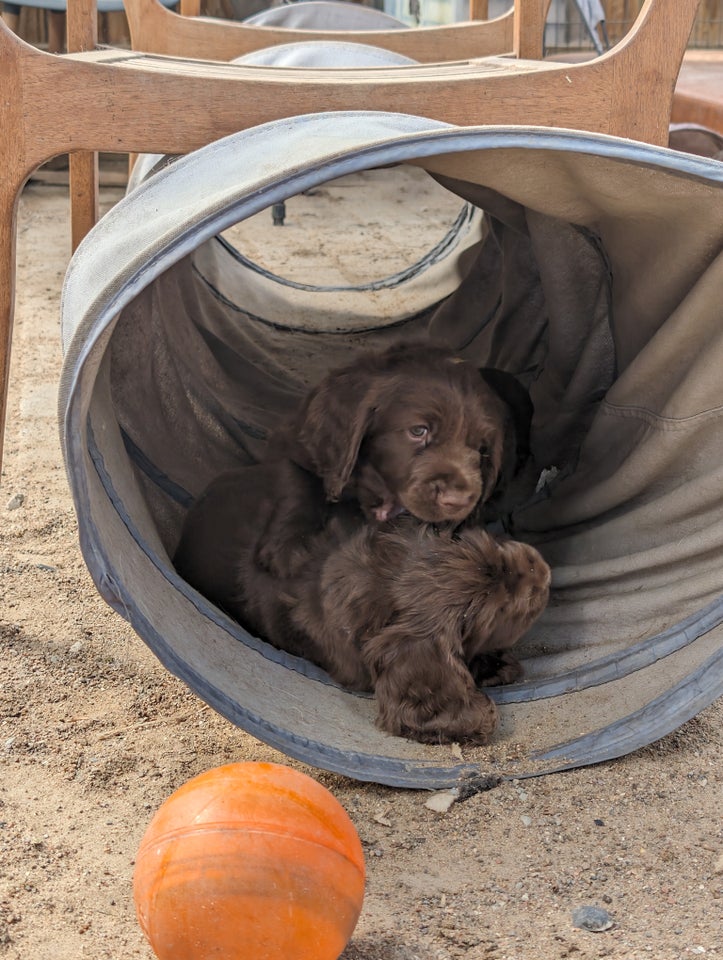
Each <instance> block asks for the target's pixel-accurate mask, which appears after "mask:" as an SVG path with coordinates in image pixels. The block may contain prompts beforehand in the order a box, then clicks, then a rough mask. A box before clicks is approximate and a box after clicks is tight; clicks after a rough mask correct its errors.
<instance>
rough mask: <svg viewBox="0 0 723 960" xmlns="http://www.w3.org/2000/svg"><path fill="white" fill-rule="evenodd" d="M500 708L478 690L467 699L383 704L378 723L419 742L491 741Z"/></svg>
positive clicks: (388, 730)
mask: <svg viewBox="0 0 723 960" xmlns="http://www.w3.org/2000/svg"><path fill="white" fill-rule="evenodd" d="M498 722H499V717H498V713H497V707H496V706H495V704H494V703H493V702H492V700H490V698H489V697H488V696H487V694H485V693H482V692H481V691H474V692H472V693H471V694H470V695H468V696H466V697H465V698H464V699H463V700H457V701H454V700H453V701H451V702H446V703H444V704H441V705H440V704H438V705H436V708H435V705H432V704H430V703H429V702H422V703H420V702H417V703H413V702H410V701H408V700H407V701H404V702H402V703H400V704H397V705H396V706H392V707H391V708H390V705H388V704H387V705H386V707H385V706H384V705H383V704H380V710H379V718H378V721H377V723H378V725H379V726H380V727H381V728H382V730H386V731H387V732H388V733H393V734H394V735H395V736H397V737H405V738H407V739H408V740H417V741H418V742H419V743H435V744H442V743H455V742H461V741H466V742H468V743H487V741H488V740H489V738H490V736H491V735H492V734H493V733H494V731H495V730H496V729H497V725H498Z"/></svg>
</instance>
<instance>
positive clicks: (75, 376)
mask: <svg viewBox="0 0 723 960" xmlns="http://www.w3.org/2000/svg"><path fill="white" fill-rule="evenodd" d="M405 163H408V164H414V165H416V166H418V167H422V168H423V169H424V170H426V171H428V172H429V174H431V175H433V176H434V177H435V178H436V179H437V180H438V181H439V183H440V184H442V185H443V186H444V187H445V188H446V189H448V190H450V191H452V192H453V193H455V194H457V195H459V197H460V198H461V201H460V215H459V217H458V218H457V220H456V222H454V223H453V224H451V225H450V228H449V231H448V233H447V235H446V237H445V238H444V240H443V241H442V242H440V243H439V244H438V245H437V246H436V247H435V248H434V249H433V250H432V251H430V253H429V255H428V256H426V257H424V258H423V259H422V260H421V261H420V262H419V263H417V264H414V265H412V266H410V268H409V269H408V270H407V271H404V272H402V273H400V274H396V275H395V276H393V277H389V278H387V279H386V280H383V281H379V282H375V283H369V284H362V285H359V286H358V287H350V288H345V289H340V288H333V289H330V288H320V287H316V286H314V283H313V278H310V280H309V282H308V283H296V282H289V281H284V280H281V279H280V278H278V277H275V276H274V275H272V274H271V273H269V272H268V271H266V270H263V269H261V268H260V267H258V266H257V265H255V264H253V263H251V262H249V261H248V260H247V259H245V258H244V256H243V251H237V250H235V249H233V247H232V246H231V245H230V244H229V243H228V242H226V241H225V240H224V239H221V238H220V237H219V236H218V235H219V234H220V233H221V232H222V231H224V230H226V229H227V228H229V227H230V226H232V225H233V224H235V223H238V222H239V221H241V220H243V219H245V218H247V217H249V216H251V215H252V214H255V213H257V212H259V211H261V210H264V209H266V208H268V207H270V206H271V205H272V204H274V203H279V202H282V201H284V200H287V199H289V198H291V197H292V196H294V195H298V194H300V193H301V192H302V191H306V190H309V189H310V188H313V187H316V186H318V185H320V184H324V183H325V182H327V181H329V180H332V179H334V178H338V177H341V176H343V175H345V174H350V173H354V172H359V171H367V170H371V169H373V168H377V167H384V166H387V165H397V164H405ZM722 186H723V164H721V163H718V162H716V161H712V160H705V159H700V158H696V157H693V156H692V155H688V154H680V153H674V152H673V151H671V150H667V149H663V148H657V147H652V146H647V145H644V144H641V143H635V142H632V141H627V140H621V139H616V138H611V137H606V136H597V135H590V134H585V133H578V132H571V131H566V130H558V129H540V128H534V129H532V128H520V127H515V128H513V127H509V128H500V127H466V128H459V127H455V126H449V125H445V124H441V123H437V122H432V121H429V120H426V119H422V118H419V117H414V116H407V115H401V114H391V113H389V114H387V113H366V112H340V113H325V114H315V115H310V116H299V117H295V118H293V119H289V120H284V121H279V122H274V123H270V124H267V125H264V126H261V127H258V128H255V129H251V130H247V131H245V132H243V133H239V134H237V135H234V136H231V137H229V138H227V139H224V140H221V141H218V142H216V143H213V144H211V145H210V146H208V147H206V148H204V149H202V150H199V151H197V152H196V153H194V154H191V155H189V156H187V157H184V158H181V159H178V160H177V161H175V162H173V163H171V164H170V165H167V166H165V167H164V168H162V169H160V170H159V171H158V172H156V173H155V174H154V175H153V176H150V177H149V178H148V179H146V180H145V181H144V182H142V183H140V184H139V185H138V186H136V187H135V189H134V190H132V191H131V192H130V193H129V195H127V196H126V197H125V198H124V199H123V200H121V202H119V203H118V204H117V205H116V206H115V207H113V208H112V209H111V211H110V212H109V213H108V214H107V215H106V216H105V217H104V218H103V219H102V220H101V222H100V223H99V224H98V225H97V226H96V228H95V229H94V230H93V231H92V232H91V234H90V235H89V236H88V237H87V238H86V240H85V241H84V243H83V244H82V245H81V247H80V249H79V250H78V251H77V253H76V255H75V257H74V258H73V260H72V262H71V264H70V268H69V270H68V274H67V278H66V282H65V287H64V293H63V300H62V328H63V338H64V347H65V353H66V357H65V364H64V370H63V377H62V385H61V400H60V413H61V423H62V428H61V429H62V439H63V447H64V453H65V458H66V464H67V471H68V476H69V481H70V486H71V488H72V493H73V497H74V500H75V507H76V510H77V514H78V520H79V526H80V538H81V543H82V549H83V553H84V556H85V559H86V562H87V564H88V567H89V569H90V572H91V574H92V576H93V578H94V581H95V583H96V584H97V587H98V589H99V591H100V593H101V594H102V595H103V597H104V598H105V599H106V600H107V601H108V602H109V603H110V604H111V605H112V606H113V607H114V608H115V609H116V610H118V611H119V612H120V613H121V614H122V615H123V616H124V617H125V618H126V619H127V620H128V621H129V622H130V623H131V624H132V626H133V627H134V628H135V630H136V631H137V632H138V634H139V635H140V636H141V637H142V638H143V640H144V641H145V642H146V643H147V644H148V646H149V647H150V648H151V649H152V650H153V652H154V653H155V654H156V655H157V656H158V658H159V659H160V660H161V661H162V663H163V664H164V665H165V666H166V667H167V668H168V669H169V670H170V671H171V672H172V673H173V674H175V675H176V676H178V677H180V678H181V679H182V680H183V681H185V683H186V684H188V685H189V687H191V689H193V690H194V691H195V692H196V693H197V694H198V695H199V696H200V697H201V698H202V699H203V700H205V701H206V702H207V703H208V704H210V705H211V706H212V707H213V708H214V709H215V710H217V711H218V712H220V713H221V714H223V715H224V716H225V717H227V718H228V719H229V720H230V721H232V722H233V723H234V724H237V725H238V726H240V727H242V728H244V729H245V730H247V731H249V732H250V733H252V734H253V735H254V736H256V737H258V738H260V739H261V740H263V741H265V742H267V743H268V744H271V745H273V746H274V747H276V748H278V749H279V750H281V751H283V752H284V753H285V754H286V755H288V756H291V757H295V758H297V759H299V760H301V761H305V762H307V763H309V764H312V765H313V766H315V767H318V768H323V769H327V770H332V771H338V772H340V773H342V774H346V775H348V776H350V777H353V778H357V779H359V780H370V781H376V782H379V783H384V784H390V785H396V786H405V787H424V788H429V787H441V786H448V785H452V784H455V783H456V782H457V781H458V779H459V778H460V777H462V776H465V775H469V774H474V773H481V774H493V775H499V776H514V777H523V776H529V775H536V774H541V773H547V772H552V771H556V770H562V769H566V768H571V767H575V766H581V765H584V764H590V763H595V762H598V761H602V760H606V759H609V758H613V757H617V756H621V755H623V754H625V753H627V752H629V751H632V750H634V749H636V748H638V747H640V746H642V745H644V744H648V743H650V742H652V741H653V740H655V739H657V738H659V737H661V736H662V735H663V734H665V733H667V732H669V731H671V730H673V729H675V728H676V727H678V726H679V725H680V724H681V723H683V722H684V721H686V720H687V719H689V718H690V717H692V716H693V715H695V714H696V713H697V712H699V711H700V710H701V709H702V708H703V707H705V706H706V705H708V704H709V703H711V702H712V701H713V700H714V698H716V697H717V696H719V695H720V694H721V693H722V692H723V651H721V643H720V641H721V637H723V596H722V595H723V563H722V561H723V509H722V506H721V492H722V491H723V423H722V419H723V377H722V376H721V370H723V323H721V320H722V319H723V317H722V316H721V290H722V289H723V256H722V255H721V250H722V247H723V190H722V189H721V188H722ZM462 201H464V203H463V202H462ZM481 210H483V211H484V216H482V214H481V213H480V211H481ZM389 216H390V224H393V217H394V211H393V210H390V214H389ZM427 334H429V335H431V336H433V337H436V338H439V337H441V338H443V339H445V340H446V341H448V342H450V343H451V344H452V345H453V346H454V347H455V349H457V350H458V351H459V352H460V353H461V354H463V355H464V356H466V357H468V358H471V359H473V360H475V361H478V362H479V363H481V364H482V363H484V364H488V365H494V366H498V367H502V368H505V369H507V370H510V371H513V372H514V373H516V374H518V375H519V376H520V378H521V379H522V380H523V381H524V382H525V383H526V384H527V385H528V386H529V388H530V390H531V394H532V397H533V400H534V403H535V419H534V423H533V432H532V452H533V457H534V466H533V470H532V473H531V477H532V485H531V487H532V490H533V492H532V493H531V495H528V492H526V493H525V499H520V501H519V502H518V504H517V506H516V507H515V509H514V510H513V511H512V513H511V518H510V519H511V523H512V524H513V530H514V533H515V536H518V537H520V538H524V539H528V540H530V541H532V542H534V543H536V544H537V545H538V546H539V549H540V550H541V551H542V552H543V554H544V555H545V557H546V558H547V559H548V561H549V562H550V564H551V566H552V567H553V572H554V581H553V582H554V591H553V596H552V600H551V603H550V606H549V608H548V610H547V611H546V613H545V614H544V616H543V618H542V620H541V621H540V623H539V626H538V627H536V628H535V629H533V630H532V631H531V633H530V635H529V638H527V639H525V640H524V641H523V642H522V644H521V645H520V648H519V649H520V655H521V657H522V659H523V662H524V666H525V671H526V672H525V677H524V680H523V682H521V683H519V684H516V685H512V686H510V687H506V688H505V687H501V688H498V689H496V690H493V691H491V692H492V695H493V696H494V698H495V700H496V701H497V703H498V704H499V706H500V712H501V726H500V730H499V733H498V735H497V736H496V738H495V740H494V742H493V743H492V744H491V745H490V746H489V747H475V748H468V747H466V746H463V747H462V749H461V752H460V751H459V750H458V749H452V748H450V747H449V746H428V745H421V744H417V743H414V742H411V741H407V740H404V739H401V738H395V737H391V736H389V735H386V734H385V733H383V732H381V731H380V730H378V729H377V728H376V727H375V724H374V717H375V704H374V700H373V699H372V698H370V697H368V696H364V695H357V694H355V693H351V692H348V691H345V690H343V689H340V688H339V687H337V686H336V685H334V684H333V683H331V682H330V681H329V679H328V678H327V677H326V675H325V674H324V673H323V671H321V670H319V669H318V668H316V667H315V666H313V665H311V664H308V663H306V662H304V661H299V660H297V659H295V658H293V657H290V656H287V655H285V654H283V653H281V652H279V651H278V650H276V649H274V648H273V647H271V646H270V645H268V644H267V643H265V642H264V641H263V640H261V639H259V638H257V637H253V636H250V635H249V634H248V633H247V632H245V631H244V630H243V629H242V628H241V627H240V626H239V625H237V624H235V623H234V622H232V621H231V620H230V619H229V618H228V617H227V616H226V615H225V614H224V613H223V612H221V611H220V610H218V609H216V608H215V607H214V606H213V605H212V604H210V603H209V602H207V601H206V600H205V599H204V597H202V596H200V595H198V594H197V593H196V592H195V591H194V590H193V589H191V588H190V587H189V586H188V585H187V584H186V583H185V582H184V581H183V580H182V579H181V578H180V577H179V576H178V575H177V574H176V573H175V571H174V569H173V566H172V563H171V561H170V559H169V558H170V557H171V556H172V554H173V551H174V549H175V545H176V542H177V538H178V535H179V530H180V525H181V523H182V520H183V516H184V514H185V511H186V510H187V508H188V506H189V504H190V503H191V502H192V501H193V498H194V497H195V496H197V495H198V493H199V492H200V490H201V489H202V488H203V487H204V486H205V485H206V484H207V482H208V481H209V480H210V479H211V478H212V477H214V476H215V475H217V474H218V473H219V472H220V471H222V470H224V469H226V468H228V467H231V466H233V465H237V464H238V463H244V462H251V461H252V460H253V459H254V458H255V457H257V456H258V455H259V454H260V453H261V452H262V450H263V447H264V442H265V438H266V437H267V435H268V432H269V430H270V429H271V428H272V427H273V426H274V425H275V424H276V423H278V421H279V419H280V418H281V417H283V415H284V414H285V413H286V412H287V411H288V410H289V409H291V408H292V406H293V405H294V404H295V403H296V402H297V401H298V398H299V397H300V396H301V394H302V393H303V391H304V390H305V389H306V387H307V385H308V384H311V383H314V382H316V381H317V380H318V379H319V378H320V377H321V376H322V375H323V373H324V372H325V371H327V370H328V369H330V368H332V367H335V366H337V365H339V364H340V363H342V362H346V361H347V360H348V359H349V357H350V356H351V355H352V353H353V352H354V351H357V350H360V349H366V348H370V349H371V348H376V347H379V346H382V345H384V344H385V343H388V342H389V341H391V340H392V339H394V340H398V339H399V338H412V337H417V336H421V335H427ZM535 481H537V483H536V484H535ZM535 486H536V492H535Z"/></svg>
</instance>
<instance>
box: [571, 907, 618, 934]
mask: <svg viewBox="0 0 723 960" xmlns="http://www.w3.org/2000/svg"><path fill="white" fill-rule="evenodd" d="M572 923H573V926H575V927H580V929H581V930H590V931H591V932H592V933H601V932H602V931H603V930H609V929H610V927H612V925H613V922H612V920H611V919H610V914H609V913H608V912H607V910H603V908H602V907H589V906H585V907H576V908H575V909H574V910H573V911H572Z"/></svg>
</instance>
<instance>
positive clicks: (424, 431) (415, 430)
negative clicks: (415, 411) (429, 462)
mask: <svg viewBox="0 0 723 960" xmlns="http://www.w3.org/2000/svg"><path fill="white" fill-rule="evenodd" d="M407 433H408V434H409V436H410V437H411V438H412V440H426V439H427V436H428V435H429V427H427V426H425V425H424V424H423V423H418V424H416V425H415V426H414V427H409V429H408V430H407Z"/></svg>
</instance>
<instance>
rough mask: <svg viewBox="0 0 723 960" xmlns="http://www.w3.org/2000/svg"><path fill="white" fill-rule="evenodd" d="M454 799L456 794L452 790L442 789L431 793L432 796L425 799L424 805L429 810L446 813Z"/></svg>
mask: <svg viewBox="0 0 723 960" xmlns="http://www.w3.org/2000/svg"><path fill="white" fill-rule="evenodd" d="M456 799H457V794H456V793H455V792H453V791H452V790H442V791H440V792H439V793H433V794H432V796H431V797H430V798H429V799H428V800H427V801H425V804H424V806H425V807H428V808H429V809H430V810H434V812H435V813H446V812H447V811H448V810H449V808H450V807H451V806H452V804H453V803H454V802H455V800H456Z"/></svg>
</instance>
